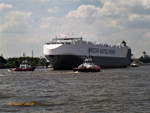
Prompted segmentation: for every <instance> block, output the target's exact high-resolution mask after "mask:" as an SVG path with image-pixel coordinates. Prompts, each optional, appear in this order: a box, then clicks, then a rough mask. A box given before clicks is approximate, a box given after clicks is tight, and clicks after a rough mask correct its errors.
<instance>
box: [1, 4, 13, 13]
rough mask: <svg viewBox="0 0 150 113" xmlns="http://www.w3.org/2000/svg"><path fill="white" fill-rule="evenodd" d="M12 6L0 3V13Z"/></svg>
mask: <svg viewBox="0 0 150 113" xmlns="http://www.w3.org/2000/svg"><path fill="white" fill-rule="evenodd" d="M12 7H13V6H12V5H11V4H5V3H0V11H2V10H4V9H11V8H12Z"/></svg>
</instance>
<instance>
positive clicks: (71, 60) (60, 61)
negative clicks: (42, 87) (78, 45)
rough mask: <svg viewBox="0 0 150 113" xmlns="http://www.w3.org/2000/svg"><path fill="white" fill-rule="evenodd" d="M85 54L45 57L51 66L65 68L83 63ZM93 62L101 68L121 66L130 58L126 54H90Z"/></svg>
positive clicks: (56, 68) (124, 65) (125, 64)
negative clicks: (119, 55)
mask: <svg viewBox="0 0 150 113" xmlns="http://www.w3.org/2000/svg"><path fill="white" fill-rule="evenodd" d="M86 57H87V56H76V55H47V56H46V58H47V59H48V60H49V61H50V63H51V65H52V67H53V68H54V69H55V70H64V69H65V70H66V69H73V68H75V67H78V66H79V65H80V64H81V63H83V61H84V59H85V58H86ZM92 59H93V62H94V64H96V65H98V66H100V67H102V68H121V67H127V66H129V65H130V63H131V59H130V58H129V57H128V56H127V57H126V58H117V57H102V56H92Z"/></svg>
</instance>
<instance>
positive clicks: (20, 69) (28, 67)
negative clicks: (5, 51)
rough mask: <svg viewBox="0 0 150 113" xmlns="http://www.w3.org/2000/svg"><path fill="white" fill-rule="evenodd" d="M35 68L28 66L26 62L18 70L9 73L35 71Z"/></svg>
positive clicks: (10, 70) (13, 69)
mask: <svg viewBox="0 0 150 113" xmlns="http://www.w3.org/2000/svg"><path fill="white" fill-rule="evenodd" d="M34 70H35V67H32V66H31V65H29V64H27V63H26V62H23V63H22V64H20V66H19V67H17V68H12V69H9V70H8V71H9V72H15V71H34Z"/></svg>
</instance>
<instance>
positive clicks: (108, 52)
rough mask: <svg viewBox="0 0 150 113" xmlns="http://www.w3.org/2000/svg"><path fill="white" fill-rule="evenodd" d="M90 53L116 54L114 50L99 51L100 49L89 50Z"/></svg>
mask: <svg viewBox="0 0 150 113" xmlns="http://www.w3.org/2000/svg"><path fill="white" fill-rule="evenodd" d="M89 52H90V53H100V54H111V55H114V54H115V50H114V49H99V48H89Z"/></svg>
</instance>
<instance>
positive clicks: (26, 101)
mask: <svg viewBox="0 0 150 113" xmlns="http://www.w3.org/2000/svg"><path fill="white" fill-rule="evenodd" d="M149 68H150V67H149V66H141V67H138V68H131V67H130V68H124V69H106V70H103V71H102V72H98V73H74V72H73V71H52V70H46V69H45V70H35V71H33V72H13V73H10V72H7V70H0V113H13V112H14V113H149V111H150V82H149V81H150V75H149V73H150V70H149Z"/></svg>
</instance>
